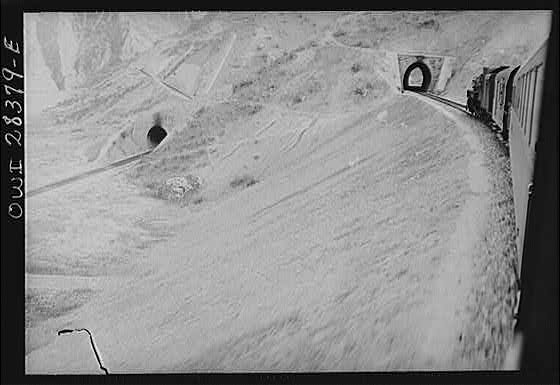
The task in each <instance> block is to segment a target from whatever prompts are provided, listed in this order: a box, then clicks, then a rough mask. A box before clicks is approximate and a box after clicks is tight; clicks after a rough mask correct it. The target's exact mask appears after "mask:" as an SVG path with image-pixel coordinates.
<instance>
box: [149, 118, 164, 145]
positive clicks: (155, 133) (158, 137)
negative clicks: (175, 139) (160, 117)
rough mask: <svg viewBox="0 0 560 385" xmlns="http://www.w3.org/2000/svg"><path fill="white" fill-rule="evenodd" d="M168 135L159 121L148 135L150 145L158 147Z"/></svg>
mask: <svg viewBox="0 0 560 385" xmlns="http://www.w3.org/2000/svg"><path fill="white" fill-rule="evenodd" d="M166 136H167V131H165V129H164V128H163V127H162V126H161V125H160V124H158V123H156V124H154V125H153V126H152V128H150V130H149V131H148V134H147V135H146V137H147V139H148V144H149V145H150V147H156V146H157V145H158V144H160V143H161V141H162V140H163V139H164V138H165V137H166Z"/></svg>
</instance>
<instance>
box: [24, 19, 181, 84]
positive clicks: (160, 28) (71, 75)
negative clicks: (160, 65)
mask: <svg viewBox="0 0 560 385" xmlns="http://www.w3.org/2000/svg"><path fill="white" fill-rule="evenodd" d="M191 18H192V17H191V16H190V15H186V14H184V13H173V14H150V15H148V14H142V13H105V12H101V13H71V14H70V13H68V14H67V13H39V14H28V15H26V18H25V24H26V33H27V34H28V36H27V40H26V42H27V44H28V47H27V48H28V52H29V53H30V55H29V56H34V59H35V60H31V61H30V62H29V65H30V67H33V66H39V67H43V65H44V66H46V69H45V68H44V67H43V68H30V69H31V71H33V70H36V71H37V70H40V71H39V72H41V75H42V76H45V74H46V75H48V76H49V77H50V78H51V79H52V81H53V82H54V84H55V86H56V89H57V90H59V91H63V90H67V89H71V88H74V87H76V86H81V85H84V84H85V83H87V82H88V81H89V80H91V79H92V78H94V77H95V75H96V74H98V73H100V72H103V71H107V70H108V69H109V68H110V67H111V66H112V65H114V64H116V63H118V62H122V61H127V60H130V59H132V58H134V57H135V56H136V55H138V54H140V53H142V52H144V51H146V50H147V49H149V48H151V47H152V46H153V44H154V43H155V42H156V41H158V40H160V39H162V38H163V37H165V36H167V35H170V34H173V33H176V32H178V30H179V28H181V29H183V30H184V29H185V27H186V26H188V25H189V23H190V20H191ZM30 51H34V53H35V54H33V52H30Z"/></svg>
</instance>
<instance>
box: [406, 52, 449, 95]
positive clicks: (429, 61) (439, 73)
mask: <svg viewBox="0 0 560 385" xmlns="http://www.w3.org/2000/svg"><path fill="white" fill-rule="evenodd" d="M396 59H397V66H398V72H399V82H400V84H399V87H400V88H402V89H410V90H418V91H429V92H441V91H443V90H444V89H445V86H446V85H447V82H448V80H449V78H450V77H451V75H452V74H453V65H454V63H455V58H454V57H452V56H441V55H432V54H426V53H397V54H396ZM416 68H419V69H420V70H421V71H422V84H421V85H419V86H418V85H411V84H410V79H409V78H410V74H411V73H412V71H413V70H414V69H416Z"/></svg>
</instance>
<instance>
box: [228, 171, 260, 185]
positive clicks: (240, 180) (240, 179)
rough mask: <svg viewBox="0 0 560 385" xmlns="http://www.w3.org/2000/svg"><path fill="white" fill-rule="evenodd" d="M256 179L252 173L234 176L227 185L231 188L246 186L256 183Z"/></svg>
mask: <svg viewBox="0 0 560 385" xmlns="http://www.w3.org/2000/svg"><path fill="white" fill-rule="evenodd" d="M257 182H258V181H257V180H256V179H255V178H254V177H253V176H252V175H247V174H245V175H241V176H237V177H235V178H234V179H233V180H232V181H231V182H230V183H229V185H230V186H231V187H232V188H246V187H249V186H252V185H254V184H256V183H257Z"/></svg>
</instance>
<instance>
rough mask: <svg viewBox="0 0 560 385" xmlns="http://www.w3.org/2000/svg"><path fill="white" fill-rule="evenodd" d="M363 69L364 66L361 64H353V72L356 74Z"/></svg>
mask: <svg viewBox="0 0 560 385" xmlns="http://www.w3.org/2000/svg"><path fill="white" fill-rule="evenodd" d="M361 69H362V66H361V64H360V63H354V64H352V68H351V70H352V72H354V73H356V72H360V70H361Z"/></svg>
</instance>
